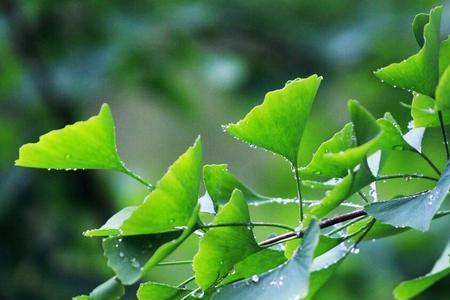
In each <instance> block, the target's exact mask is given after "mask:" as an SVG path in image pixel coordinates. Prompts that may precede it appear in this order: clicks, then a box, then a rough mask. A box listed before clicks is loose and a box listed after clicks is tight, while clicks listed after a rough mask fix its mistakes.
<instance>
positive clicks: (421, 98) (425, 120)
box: [411, 93, 450, 128]
mask: <svg viewBox="0 0 450 300" xmlns="http://www.w3.org/2000/svg"><path fill="white" fill-rule="evenodd" d="M434 106H435V100H434V99H433V98H431V97H428V96H425V95H422V94H417V93H415V94H414V97H413V101H412V107H411V116H412V118H413V121H414V127H426V128H428V127H436V126H440V124H439V116H438V112H437V111H436V110H435V109H434ZM442 115H443V118H444V124H450V112H449V111H443V112H442Z"/></svg>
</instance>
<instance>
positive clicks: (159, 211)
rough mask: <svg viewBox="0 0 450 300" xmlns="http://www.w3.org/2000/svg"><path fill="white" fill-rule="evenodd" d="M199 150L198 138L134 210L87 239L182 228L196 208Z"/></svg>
mask: <svg viewBox="0 0 450 300" xmlns="http://www.w3.org/2000/svg"><path fill="white" fill-rule="evenodd" d="M201 163H202V150H201V142H200V138H197V140H196V141H195V143H194V145H193V146H192V147H190V148H189V149H188V150H187V151H186V152H185V153H184V154H182V155H181V156H180V157H179V158H178V159H177V160H176V161H175V162H174V163H173V164H172V166H171V167H169V170H168V171H167V172H166V174H164V176H163V177H162V178H161V180H160V181H159V182H158V184H157V186H156V188H155V190H153V191H152V192H150V194H149V195H148V196H147V197H146V198H145V200H144V202H143V203H142V204H141V205H140V206H138V207H136V208H128V209H127V210H122V211H121V212H119V213H118V214H116V215H114V216H113V217H112V218H111V219H110V220H109V221H108V222H106V224H105V225H103V226H102V227H100V228H99V229H93V230H88V231H86V232H85V235H87V236H105V235H119V234H120V235H121V236H127V235H141V234H151V233H162V232H169V231H176V230H180V229H183V228H184V227H186V225H187V223H188V221H189V220H190V218H191V216H192V213H193V211H194V209H195V207H196V206H197V202H198V191H199V187H200V176H201Z"/></svg>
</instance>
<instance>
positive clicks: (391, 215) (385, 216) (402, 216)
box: [364, 163, 450, 231]
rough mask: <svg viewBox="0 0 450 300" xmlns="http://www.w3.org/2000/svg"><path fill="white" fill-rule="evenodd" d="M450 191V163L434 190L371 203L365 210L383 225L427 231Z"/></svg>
mask: <svg viewBox="0 0 450 300" xmlns="http://www.w3.org/2000/svg"><path fill="white" fill-rule="evenodd" d="M449 189H450V163H448V164H447V166H446V168H445V170H444V172H443V173H442V175H441V177H440V178H439V181H438V183H437V184H436V187H435V188H434V189H432V190H430V191H426V192H422V193H419V194H415V195H411V196H406V197H402V198H399V199H395V200H389V201H383V202H377V203H371V204H369V205H367V206H366V207H365V208H364V210H365V211H366V212H367V214H369V215H371V216H373V217H374V218H376V219H377V220H379V221H380V222H382V223H385V224H390V225H392V226H396V227H411V228H414V229H417V230H420V231H427V230H428V229H429V228H430V223H431V220H432V219H433V216H434V215H435V213H436V212H437V211H438V209H439V208H440V207H441V204H442V202H443V201H444V199H445V197H446V196H447V193H448V190H449Z"/></svg>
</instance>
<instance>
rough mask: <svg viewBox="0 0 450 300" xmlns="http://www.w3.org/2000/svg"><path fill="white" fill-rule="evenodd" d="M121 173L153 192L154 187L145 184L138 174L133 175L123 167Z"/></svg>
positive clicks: (147, 183)
mask: <svg viewBox="0 0 450 300" xmlns="http://www.w3.org/2000/svg"><path fill="white" fill-rule="evenodd" d="M123 167H124V169H123V171H122V172H123V173H125V174H127V175H128V176H130V177H131V178H133V179H135V180H136V181H138V182H140V183H142V184H143V185H145V187H146V188H147V189H149V190H151V191H153V190H154V189H155V187H154V186H153V185H152V184H151V183H149V182H147V181H146V180H145V179H144V178H142V177H141V176H139V175H138V174H136V173H134V172H133V171H131V170H130V169H128V168H127V167H125V166H123Z"/></svg>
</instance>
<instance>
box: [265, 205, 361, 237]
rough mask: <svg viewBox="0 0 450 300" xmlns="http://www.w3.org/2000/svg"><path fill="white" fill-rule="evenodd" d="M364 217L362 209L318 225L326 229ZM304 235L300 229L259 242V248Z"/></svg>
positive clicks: (326, 220) (303, 231)
mask: <svg viewBox="0 0 450 300" xmlns="http://www.w3.org/2000/svg"><path fill="white" fill-rule="evenodd" d="M365 215H367V213H366V212H365V211H364V210H362V209H359V210H355V211H352V212H349V213H346V214H343V215H339V216H336V217H333V218H329V219H325V220H322V221H321V222H320V223H319V227H320V228H327V227H330V226H333V225H335V224H339V223H342V222H345V221H349V220H353V219H355V218H359V217H362V216H365ZM304 233H305V229H301V230H299V231H291V232H287V233H284V234H280V235H277V236H275V237H273V238H270V239H267V240H264V241H262V242H260V243H259V246H268V245H271V244H275V243H278V242H281V241H287V240H290V239H294V238H300V237H302V236H303V234H304Z"/></svg>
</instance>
